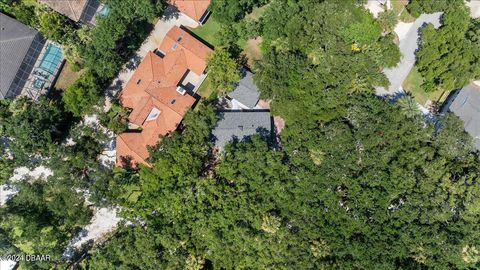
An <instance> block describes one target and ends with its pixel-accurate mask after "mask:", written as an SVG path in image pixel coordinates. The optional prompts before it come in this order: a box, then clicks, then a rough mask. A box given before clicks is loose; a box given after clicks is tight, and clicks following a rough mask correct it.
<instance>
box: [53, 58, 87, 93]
mask: <svg viewBox="0 0 480 270" xmlns="http://www.w3.org/2000/svg"><path fill="white" fill-rule="evenodd" d="M82 73H83V71H82V70H80V71H77V72H75V71H73V70H72V66H71V64H70V63H68V62H65V65H64V66H63V68H62V71H61V72H60V74H59V75H58V79H57V81H56V82H55V86H54V88H55V89H57V90H65V89H67V87H69V86H70V85H72V84H73V83H74V82H75V81H76V80H77V79H78V77H80V75H81V74H82Z"/></svg>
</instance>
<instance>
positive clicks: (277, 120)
mask: <svg viewBox="0 0 480 270" xmlns="http://www.w3.org/2000/svg"><path fill="white" fill-rule="evenodd" d="M273 122H274V124H275V129H276V130H277V134H280V133H281V132H282V130H283V129H284V128H285V120H284V119H283V118H281V117H280V116H275V117H273Z"/></svg>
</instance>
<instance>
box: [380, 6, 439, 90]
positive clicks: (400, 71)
mask: <svg viewBox="0 0 480 270" xmlns="http://www.w3.org/2000/svg"><path fill="white" fill-rule="evenodd" d="M441 15H442V12H437V13H432V14H422V15H421V16H420V17H418V19H417V20H415V22H414V23H413V25H412V26H411V27H410V29H409V30H408V32H407V34H406V35H405V37H404V38H403V39H401V40H400V46H399V47H400V52H401V53H402V59H401V60H400V63H398V65H397V66H396V67H394V68H386V69H384V70H383V73H385V75H386V76H387V78H388V80H389V81H390V87H389V88H388V89H385V88H383V87H377V88H376V91H377V94H378V95H394V94H395V93H398V92H400V91H402V88H401V87H402V84H403V81H404V80H405V79H406V78H407V76H408V73H410V70H411V69H412V68H413V66H414V64H415V51H416V50H417V49H418V37H419V28H420V27H422V26H423V25H424V24H425V23H431V24H433V26H434V27H435V28H438V27H440V25H441V24H440V16H441Z"/></svg>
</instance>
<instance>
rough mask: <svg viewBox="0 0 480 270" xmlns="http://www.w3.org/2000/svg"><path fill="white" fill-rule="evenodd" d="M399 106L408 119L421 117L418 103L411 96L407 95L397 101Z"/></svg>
mask: <svg viewBox="0 0 480 270" xmlns="http://www.w3.org/2000/svg"><path fill="white" fill-rule="evenodd" d="M397 106H398V107H399V108H400V111H401V112H402V114H403V115H405V116H406V117H407V118H416V117H418V116H419V115H420V109H419V108H418V104H417V102H416V101H415V100H414V99H413V98H412V97H411V96H410V95H405V96H402V97H401V98H399V99H398V100H397Z"/></svg>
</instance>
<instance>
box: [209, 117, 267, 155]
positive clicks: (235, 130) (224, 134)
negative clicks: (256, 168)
mask: <svg viewBox="0 0 480 270" xmlns="http://www.w3.org/2000/svg"><path fill="white" fill-rule="evenodd" d="M218 116H219V118H220V119H219V121H218V123H217V126H216V127H215V128H214V129H213V131H212V134H213V136H214V139H215V145H216V146H217V147H219V148H223V147H224V146H225V145H226V144H227V143H229V142H231V141H232V140H234V139H238V140H240V141H242V140H244V139H246V138H248V137H250V136H252V135H254V134H260V135H263V136H266V137H268V138H269V137H271V135H272V118H271V116H270V112H269V111H266V110H264V111H260V110H256V111H232V110H229V111H220V112H218Z"/></svg>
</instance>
